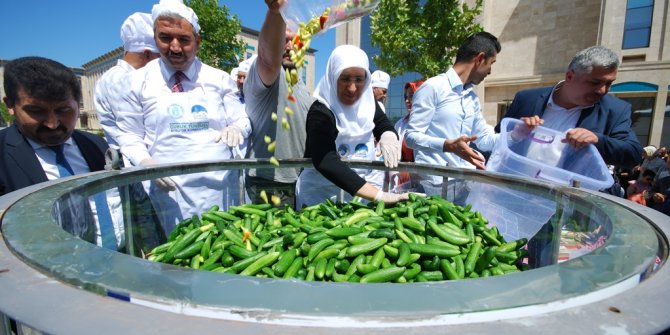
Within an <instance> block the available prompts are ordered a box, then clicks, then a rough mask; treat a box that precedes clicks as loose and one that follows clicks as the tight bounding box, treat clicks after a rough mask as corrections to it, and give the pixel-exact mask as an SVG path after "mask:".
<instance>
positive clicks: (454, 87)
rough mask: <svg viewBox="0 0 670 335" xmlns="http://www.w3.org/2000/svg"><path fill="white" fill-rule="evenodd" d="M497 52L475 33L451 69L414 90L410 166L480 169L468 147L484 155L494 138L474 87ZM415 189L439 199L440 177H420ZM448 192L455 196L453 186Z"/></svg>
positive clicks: (493, 42)
mask: <svg viewBox="0 0 670 335" xmlns="http://www.w3.org/2000/svg"><path fill="white" fill-rule="evenodd" d="M500 50H501V47H500V43H499V42H498V39H497V38H496V37H495V36H493V35H491V34H490V33H487V32H479V33H475V34H473V35H472V36H470V37H468V38H467V39H466V40H465V41H464V42H463V44H462V45H461V46H460V48H459V49H458V52H457V54H456V61H455V63H454V65H453V66H452V67H451V68H450V69H449V70H448V71H447V72H446V73H442V74H439V75H437V76H435V77H432V78H429V79H428V80H426V82H425V83H423V85H421V87H419V89H418V90H417V91H416V93H415V94H414V98H413V101H412V113H411V114H410V118H409V125H408V128H407V134H406V135H405V136H406V141H407V145H408V146H409V147H411V148H413V149H414V160H415V162H417V163H423V164H434V165H440V166H454V167H463V168H477V169H482V170H483V169H484V158H483V157H482V156H481V155H480V154H479V153H478V152H476V151H475V150H473V149H472V148H470V147H469V145H468V143H469V142H471V141H472V142H474V143H475V144H477V147H478V148H480V149H482V150H484V151H490V150H492V149H493V146H494V144H495V142H496V139H497V135H496V134H495V132H494V131H493V127H491V126H489V125H488V124H487V123H486V120H485V119H484V116H483V115H482V111H481V105H480V103H479V98H478V97H477V94H475V92H474V85H477V84H479V83H480V82H482V81H483V80H484V78H486V76H487V75H489V74H490V73H491V67H492V66H493V63H495V61H496V56H497V54H498V53H499V52H500ZM421 185H422V186H423V191H424V192H426V193H429V194H435V193H438V194H439V193H440V192H441V190H442V187H443V185H442V177H437V176H425V180H423V181H421ZM450 187H451V188H453V187H455V189H453V190H454V191H455V192H456V193H460V192H457V189H458V188H459V186H456V185H455V183H454V185H450ZM443 195H444V194H443ZM459 198H460V197H459Z"/></svg>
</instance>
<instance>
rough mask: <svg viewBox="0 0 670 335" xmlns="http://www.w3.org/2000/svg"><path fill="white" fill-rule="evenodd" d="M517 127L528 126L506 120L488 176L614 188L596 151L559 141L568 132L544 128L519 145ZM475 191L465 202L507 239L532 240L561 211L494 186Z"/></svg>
mask: <svg viewBox="0 0 670 335" xmlns="http://www.w3.org/2000/svg"><path fill="white" fill-rule="evenodd" d="M515 127H523V128H525V127H526V126H525V125H524V124H523V122H522V121H520V120H517V119H510V118H505V119H503V120H502V122H501V126H500V139H499V140H498V143H496V146H495V148H494V149H493V152H492V153H491V156H490V158H489V161H488V162H487V163H486V169H487V170H488V171H492V172H499V173H506V174H511V175H516V176H521V177H528V178H533V179H541V180H545V181H549V182H553V183H556V184H560V185H565V186H573V185H574V184H576V183H577V182H578V183H579V185H580V187H583V188H587V189H591V190H599V189H603V188H607V187H609V186H611V185H612V184H613V183H614V180H613V179H612V176H611V175H610V173H609V170H608V169H607V166H606V165H605V162H604V161H603V159H602V157H601V156H600V154H599V153H598V150H597V149H596V147H595V146H593V145H589V146H587V147H585V148H582V149H580V150H576V149H574V148H572V147H571V146H570V145H568V144H567V143H562V142H561V140H562V139H564V138H565V134H564V133H561V132H558V131H555V130H553V129H549V128H545V127H536V128H535V129H534V130H533V131H531V132H530V133H528V134H526V135H525V136H522V137H521V138H517V139H516V140H515V139H513V137H512V132H514V129H515ZM523 128H517V129H519V130H521V129H523ZM520 134H523V132H517V133H516V134H515V137H519V135H520ZM471 189H472V191H471V193H470V194H469V196H468V200H467V202H468V203H471V204H472V207H473V208H474V209H475V210H478V211H480V212H481V213H482V215H484V216H485V217H487V218H488V219H489V221H490V222H494V223H495V225H496V226H497V227H498V230H499V231H500V232H501V234H502V235H503V236H504V237H505V238H506V239H518V238H522V237H525V238H528V239H530V238H531V237H533V236H535V234H537V232H538V231H539V230H540V228H541V227H542V226H543V225H544V224H546V223H547V222H548V221H549V220H550V219H551V217H552V216H554V214H556V213H557V211H558V209H559V207H560V204H557V203H556V201H555V200H552V199H550V198H547V197H541V196H537V195H533V194H532V193H528V192H522V191H516V190H513V189H508V188H501V187H498V186H495V185H486V184H479V185H477V186H476V187H471Z"/></svg>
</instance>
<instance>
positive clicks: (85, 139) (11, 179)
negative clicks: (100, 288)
mask: <svg viewBox="0 0 670 335" xmlns="http://www.w3.org/2000/svg"><path fill="white" fill-rule="evenodd" d="M72 139H73V140H74V142H75V143H76V144H77V146H78V147H79V150H81V153H82V155H83V156H84V159H86V163H88V167H89V168H90V169H91V171H100V170H104V168H105V151H106V150H107V142H105V140H104V139H103V138H102V137H100V136H97V135H94V134H90V133H87V132H83V131H79V130H75V131H74V133H73V134H72ZM47 180H48V179H47V175H46V173H45V172H44V169H43V168H42V165H41V164H40V162H39V161H38V160H37V157H36V156H35V152H34V150H33V148H32V147H31V146H30V143H28V141H27V140H26V139H25V138H24V137H23V135H21V133H20V132H19V131H18V129H17V128H16V126H15V125H13V126H11V127H9V128H6V129H3V130H1V131H0V195H3V194H5V193H9V192H12V191H15V190H18V189H20V188H23V187H27V186H31V185H34V184H37V183H41V182H45V181H47ZM53 215H54V218H55V219H56V221H57V222H58V224H59V225H60V226H61V227H62V228H63V229H64V230H65V231H68V232H70V233H71V234H73V235H75V236H79V237H80V238H82V239H84V240H86V241H89V242H95V224H94V223H93V222H92V221H90V220H94V219H93V213H92V211H91V208H90V205H89V202H88V199H87V198H86V197H84V196H83V195H82V194H79V193H77V192H71V193H69V194H66V195H64V196H63V197H62V198H60V199H58V201H56V204H55V206H54V213H53ZM84 218H86V219H84Z"/></svg>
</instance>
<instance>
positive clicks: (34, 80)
mask: <svg viewBox="0 0 670 335" xmlns="http://www.w3.org/2000/svg"><path fill="white" fill-rule="evenodd" d="M4 86H5V93H6V96H5V97H4V98H3V101H4V102H5V104H6V105H7V107H8V108H9V113H10V114H11V115H13V116H14V124H13V125H12V126H10V127H9V128H6V129H3V130H1V131H0V167H1V168H0V195H2V194H5V193H8V192H11V191H14V190H17V189H20V188H23V187H26V186H30V185H33V184H37V183H40V182H43V181H47V180H50V179H55V178H49V176H48V173H49V170H50V169H49V168H47V169H46V170H45V168H44V166H45V165H44V164H43V163H41V161H40V160H41V159H42V160H47V161H48V160H49V159H44V158H42V156H44V157H46V156H47V155H46V154H45V155H41V154H40V153H39V151H40V150H42V149H45V148H46V149H48V147H51V146H58V145H61V144H65V143H68V142H72V144H74V146H72V148H66V149H64V151H65V155H66V157H67V158H68V160H70V157H69V155H68V154H69V153H70V152H71V151H79V152H80V155H81V158H82V159H83V161H84V162H85V165H86V166H85V167H83V166H82V167H81V168H82V169H84V168H85V169H88V170H89V172H90V171H99V170H103V169H104V166H105V156H104V153H105V151H106V150H107V143H106V142H105V141H104V139H102V138H101V137H100V136H97V135H94V134H90V133H87V132H83V131H79V130H75V129H74V128H75V126H76V124H77V119H79V101H80V99H81V88H80V86H79V80H78V79H77V77H76V75H75V74H74V73H72V71H71V70H70V69H68V68H67V67H65V66H64V65H62V64H60V63H57V62H55V61H52V60H49V59H45V58H39V57H24V58H18V59H16V60H13V61H11V62H9V63H7V64H6V65H5V73H4ZM70 139H71V140H70ZM74 147H76V149H75V148H74ZM69 149H73V150H69ZM45 153H48V151H45ZM52 156H54V157H55V153H54V154H52ZM73 160H74V161H75V162H76V160H77V159H76V158H73ZM52 161H55V160H54V159H52ZM73 164H75V163H74V162H73ZM78 168H79V167H75V169H78ZM54 171H55V170H54ZM75 172H76V171H75Z"/></svg>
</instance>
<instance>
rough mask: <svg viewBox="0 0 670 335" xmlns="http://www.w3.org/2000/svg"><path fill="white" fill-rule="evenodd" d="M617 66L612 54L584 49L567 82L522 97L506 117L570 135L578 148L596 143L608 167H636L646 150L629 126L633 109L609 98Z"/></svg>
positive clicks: (518, 96)
mask: <svg viewBox="0 0 670 335" xmlns="http://www.w3.org/2000/svg"><path fill="white" fill-rule="evenodd" d="M618 67H619V58H618V56H617V55H616V54H615V53H614V52H613V51H612V50H610V49H608V48H605V47H602V46H593V47H590V48H587V49H584V50H582V51H580V52H578V53H577V54H576V55H575V57H574V58H573V59H572V61H571V62H570V65H569V66H568V70H567V72H566V73H565V80H563V81H561V82H559V83H558V84H556V85H555V86H553V87H543V88H536V89H529V90H524V91H520V92H518V93H517V94H516V96H515V97H514V101H513V102H512V105H511V106H510V107H509V109H508V110H507V113H506V114H505V116H504V117H511V118H516V119H521V120H524V121H525V123H526V124H527V125H529V126H531V127H534V126H538V125H542V126H544V127H547V128H551V129H555V130H559V131H567V133H566V141H567V142H568V143H570V145H572V146H574V147H575V148H581V147H584V146H586V145H588V144H593V145H595V146H596V148H597V149H598V152H600V155H601V156H602V157H603V160H604V161H605V163H607V164H608V165H614V166H616V167H624V168H625V167H633V166H635V165H637V164H639V163H640V160H641V159H642V145H641V144H640V142H639V141H638V140H637V136H636V135H635V132H634V131H633V129H632V127H631V125H632V121H631V115H632V112H631V105H630V104H629V103H627V102H625V101H623V100H621V99H618V98H616V97H614V96H611V95H609V94H607V92H608V91H609V89H610V86H611V85H612V83H613V82H614V80H615V79H616V76H617V69H618ZM499 131H500V125H498V126H497V127H496V132H499Z"/></svg>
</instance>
